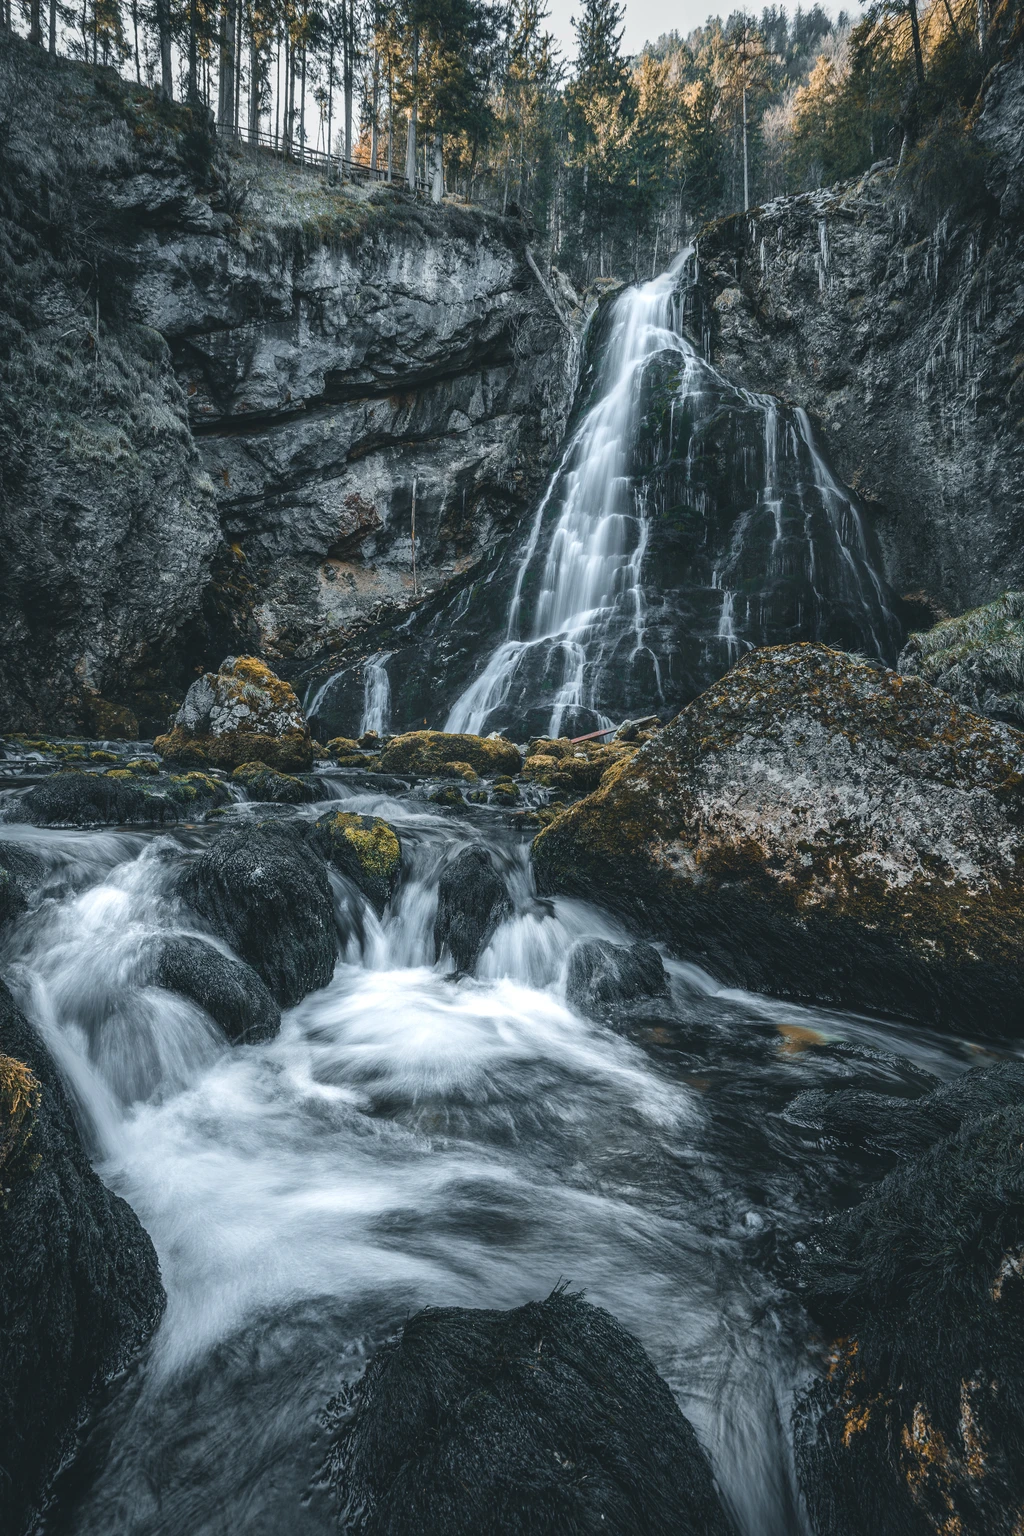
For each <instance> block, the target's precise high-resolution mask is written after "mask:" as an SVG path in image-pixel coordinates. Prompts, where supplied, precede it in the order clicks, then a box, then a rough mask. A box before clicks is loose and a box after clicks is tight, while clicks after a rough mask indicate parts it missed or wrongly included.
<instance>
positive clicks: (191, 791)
mask: <svg viewBox="0 0 1024 1536" xmlns="http://www.w3.org/2000/svg"><path fill="white" fill-rule="evenodd" d="M167 798H168V800H171V801H173V802H174V803H175V804H176V805H178V806H180V807H181V809H182V810H184V811H188V812H191V814H193V815H197V814H202V813H203V812H205V811H207V810H210V809H212V808H213V807H214V806H226V805H228V804H230V802H231V792H230V790H229V789H228V787H227V785H226V784H224V783H223V782H222V780H220V779H215V778H213V776H212V775H211V774H209V773H180V774H178V773H176V774H172V775H171V778H170V781H169V783H168V785H167Z"/></svg>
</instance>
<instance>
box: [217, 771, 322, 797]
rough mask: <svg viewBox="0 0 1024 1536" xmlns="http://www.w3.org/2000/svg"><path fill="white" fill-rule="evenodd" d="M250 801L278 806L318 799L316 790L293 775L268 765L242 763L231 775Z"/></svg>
mask: <svg viewBox="0 0 1024 1536" xmlns="http://www.w3.org/2000/svg"><path fill="white" fill-rule="evenodd" d="M231 777H232V779H233V780H234V782H235V783H236V784H240V785H241V786H242V788H243V789H244V790H245V792H246V794H247V795H248V796H249V799H250V800H273V801H276V802H277V804H278V805H305V804H308V802H309V801H311V800H315V799H316V798H317V794H316V789H315V787H314V786H313V785H312V784H306V783H305V782H304V781H303V780H302V779H297V778H296V777H295V775H294V774H293V773H278V771H277V769H276V768H271V767H269V766H268V765H267V764H266V763H242V765H241V767H239V768H236V769H235V771H234V773H233V774H232V775H231Z"/></svg>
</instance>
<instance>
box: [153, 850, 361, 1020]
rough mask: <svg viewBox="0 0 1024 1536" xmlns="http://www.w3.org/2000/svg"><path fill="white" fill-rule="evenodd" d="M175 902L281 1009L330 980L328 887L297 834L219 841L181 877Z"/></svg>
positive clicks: (320, 868) (332, 945) (331, 919)
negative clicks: (207, 928) (196, 919)
mask: <svg viewBox="0 0 1024 1536" xmlns="http://www.w3.org/2000/svg"><path fill="white" fill-rule="evenodd" d="M181 895H182V897H183V898H184V900H185V901H186V902H187V903H188V904H189V906H190V907H192V908H193V910H194V911H195V912H197V913H198V914H199V916H200V917H202V918H205V920H206V921H207V922H208V923H209V925H210V927H211V929H212V930H213V932H214V933H215V934H217V936H218V937H219V938H222V939H224V941H225V942H226V943H227V944H230V946H231V948H232V949H233V950H234V951H235V953H236V954H237V955H240V956H241V958H242V959H243V960H245V961H246V962H247V963H248V964H249V965H251V966H252V968H253V970H254V971H256V973H257V974H258V975H259V976H260V977H262V979H263V981H264V982H265V983H266V985H267V987H268V988H269V990H270V992H271V993H272V995H273V996H274V998H276V1000H277V1002H278V1003H280V1005H281V1007H282V1008H291V1007H293V1006H294V1005H295V1004H296V1003H298V1002H300V1001H301V1000H302V998H304V997H305V996H306V994H307V993H308V992H315V991H317V990H318V989H319V988H320V987H325V986H326V985H327V983H328V982H329V981H330V979H331V977H332V975H333V974H334V960H335V939H336V934H335V926H334V909H333V904H332V901H331V887H330V882H329V880H328V878H327V870H326V867H325V866H324V863H323V861H322V860H321V859H320V857H319V856H318V854H317V852H316V850H315V848H313V847H312V846H311V845H310V842H309V840H308V839H307V838H304V837H303V836H302V835H301V831H299V832H296V831H295V830H293V829H292V828H291V827H289V826H288V825H287V824H285V825H274V824H273V823H272V824H270V825H269V826H260V827H251V828H250V827H246V828H242V829H240V830H238V831H232V832H225V833H223V834H222V835H221V836H219V837H218V838H217V839H216V841H215V842H214V843H213V845H212V847H210V848H208V849H207V850H206V852H205V853H203V854H201V855H200V856H199V858H198V859H196V860H195V861H194V862H193V863H192V864H190V865H189V866H188V868H187V869H186V870H185V873H184V875H183V876H182V881H181Z"/></svg>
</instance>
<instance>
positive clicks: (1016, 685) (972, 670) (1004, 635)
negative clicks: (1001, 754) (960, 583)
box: [897, 592, 1024, 727]
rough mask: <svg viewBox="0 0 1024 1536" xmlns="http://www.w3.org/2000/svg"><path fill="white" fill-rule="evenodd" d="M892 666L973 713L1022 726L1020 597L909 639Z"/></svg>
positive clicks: (1023, 613) (1008, 595)
mask: <svg viewBox="0 0 1024 1536" xmlns="http://www.w3.org/2000/svg"><path fill="white" fill-rule="evenodd" d="M897 665H898V667H899V670H900V671H901V672H902V673H904V675H906V676H912V677H923V678H924V679H925V680H926V682H929V683H932V684H934V686H935V687H936V688H941V689H943V690H944V692H946V693H950V694H952V695H953V697H954V698H955V699H956V700H957V702H958V703H960V704H964V705H966V707H967V708H968V709H973V710H975V711H977V713H978V714H981V715H990V716H991V717H992V719H994V720H1005V721H1006V722H1007V724H1008V725H1014V726H1018V727H1024V592H1004V593H1003V594H1002V596H1001V597H997V598H996V600H995V602H994V603H986V604H985V606H984V607H983V608H972V609H971V611H970V612H969V613H962V614H960V615H959V617H958V618H955V619H944V620H943V621H942V623H941V624H936V625H935V627H934V629H929V630H925V631H924V632H922V633H921V634H915V635H911V636H910V638H909V639H908V641H907V643H906V645H905V646H904V647H903V650H902V651H901V652H900V659H899V662H898V663H897Z"/></svg>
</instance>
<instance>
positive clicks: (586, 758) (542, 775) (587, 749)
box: [523, 738, 637, 795]
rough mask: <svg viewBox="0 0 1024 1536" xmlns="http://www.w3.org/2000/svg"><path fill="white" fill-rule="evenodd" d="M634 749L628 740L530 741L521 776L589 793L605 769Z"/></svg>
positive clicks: (555, 787)
mask: <svg viewBox="0 0 1024 1536" xmlns="http://www.w3.org/2000/svg"><path fill="white" fill-rule="evenodd" d="M636 750H637V748H636V746H635V745H633V744H632V743H630V744H626V743H624V742H618V741H614V742H607V743H602V742H598V741H580V742H572V741H567V740H565V738H562V739H560V740H559V739H555V740H545V739H543V738H537V739H535V740H534V741H531V742H530V750H529V754H528V756H527V758H526V761H525V762H524V763H523V778H524V779H527V780H530V781H532V782H533V783H536V784H544V785H546V786H547V787H548V788H550V789H566V790H569V791H571V792H572V793H573V794H582V795H589V794H590V792H591V791H592V790H595V789H596V788H597V786H598V785H599V784H600V782H601V780H602V779H603V778H604V776H605V774H606V773H607V771H608V769H609V768H613V767H614V766H615V764H616V763H619V762H621V761H622V759H623V758H625V757H632V755H633V753H634V752H635V751H636Z"/></svg>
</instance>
